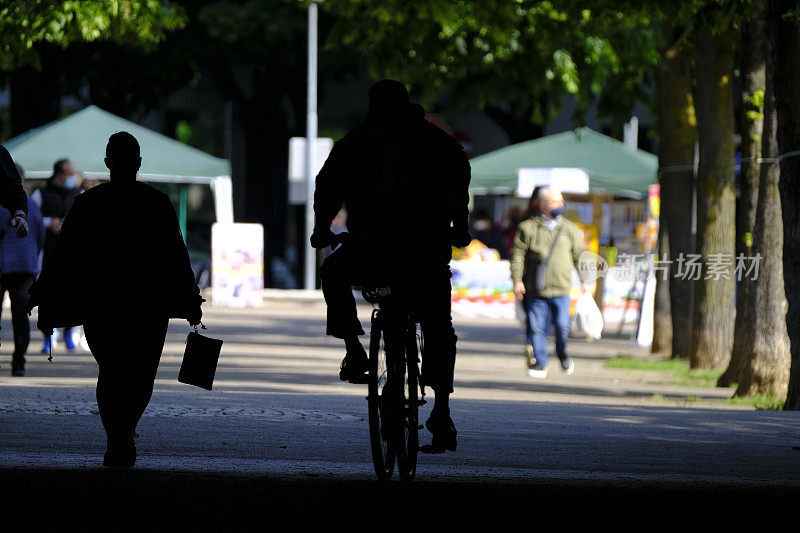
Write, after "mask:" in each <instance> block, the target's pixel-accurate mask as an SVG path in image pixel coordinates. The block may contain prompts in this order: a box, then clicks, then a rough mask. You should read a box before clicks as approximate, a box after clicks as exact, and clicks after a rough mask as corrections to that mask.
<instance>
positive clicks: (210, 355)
mask: <svg viewBox="0 0 800 533" xmlns="http://www.w3.org/2000/svg"><path fill="white" fill-rule="evenodd" d="M201 326H202V324H201ZM202 327H203V329H206V328H205V326H202ZM221 349H222V341H221V340H219V339H212V338H211V337H206V336H204V335H201V334H199V333H198V332H197V326H195V327H194V331H192V332H190V333H189V336H188V337H186V351H184V353H183V362H182V363H181V370H180V372H179V373H178V381H180V382H181V383H186V384H187V385H195V386H197V387H200V388H203V389H206V390H211V386H212V385H213V384H214V374H215V373H216V372H217V361H219V352H220V350H221Z"/></svg>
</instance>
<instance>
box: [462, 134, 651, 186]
mask: <svg viewBox="0 0 800 533" xmlns="http://www.w3.org/2000/svg"><path fill="white" fill-rule="evenodd" d="M470 165H471V167H472V181H471V183H470V189H471V191H472V193H473V194H513V193H515V192H516V190H517V185H518V181H517V179H518V172H519V169H522V168H580V169H583V170H585V171H586V173H587V174H588V175H589V187H590V189H591V190H592V191H597V192H606V193H611V194H614V195H622V196H634V197H638V198H640V197H642V196H644V195H646V194H647V186H648V185H650V184H652V183H655V182H656V173H657V170H658V158H657V157H656V156H654V155H652V154H649V153H647V152H645V151H643V150H632V149H631V148H630V147H628V146H626V145H625V144H623V143H621V142H619V141H617V140H616V139H612V138H611V137H606V136H605V135H602V134H600V133H597V132H596V131H593V130H591V129H589V128H578V129H576V130H573V131H567V132H564V133H558V134H555V135H550V136H548V137H543V138H541V139H534V140H532V141H526V142H522V143H519V144H513V145H511V146H506V147H505V148H500V149H499V150H495V151H493V152H490V153H488V154H484V155H481V156H478V157H475V158H473V159H472V160H470Z"/></svg>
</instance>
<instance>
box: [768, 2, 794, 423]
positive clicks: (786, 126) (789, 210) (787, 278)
mask: <svg viewBox="0 0 800 533" xmlns="http://www.w3.org/2000/svg"><path fill="white" fill-rule="evenodd" d="M794 8H795V2H793V1H787V0H773V1H771V2H770V26H771V28H770V41H771V42H770V44H771V46H772V61H773V64H774V65H775V69H774V73H773V88H774V89H775V109H776V110H777V120H778V128H777V141H778V153H780V154H786V153H788V152H791V151H795V150H800V56H798V50H800V24H798V22H797V20H795V19H790V20H785V19H784V18H783V15H784V14H785V13H787V11H789V10H792V9H794ZM779 188H780V195H781V212H782V215H783V217H782V218H783V272H784V288H785V293H786V299H787V302H788V311H787V313H786V328H787V331H788V334H789V339H790V342H791V370H790V377H789V389H788V394H787V397H786V404H785V406H784V408H785V409H792V410H800V157H798V156H792V157H786V158H783V159H781V160H780V183H779Z"/></svg>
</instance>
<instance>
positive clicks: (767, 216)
mask: <svg viewBox="0 0 800 533" xmlns="http://www.w3.org/2000/svg"><path fill="white" fill-rule="evenodd" d="M770 63H771V62H770ZM767 68H768V73H767V80H766V90H767V93H766V95H765V109H764V112H765V113H764V117H765V124H764V137H763V139H764V141H763V154H764V157H767V158H770V159H774V158H776V157H777V156H778V142H777V138H776V129H777V115H776V111H775V98H774V91H773V88H772V78H773V72H774V68H773V66H772V65H771V64H770V65H769V66H768V67H767ZM779 180H780V167H779V165H778V163H777V162H774V161H767V162H766V163H765V164H763V165H762V168H761V179H760V183H759V191H758V205H757V208H756V219H755V227H754V234H753V239H754V242H753V251H752V253H753V256H755V257H758V256H759V255H760V257H761V258H762V260H761V261H760V265H759V271H758V277H756V278H755V279H752V280H751V281H746V282H745V283H746V286H747V287H748V288H749V290H748V294H747V295H746V297H747V298H752V301H748V302H746V307H747V308H752V310H751V311H749V313H748V314H749V317H750V322H749V323H742V324H741V325H740V324H739V317H738V316H737V317H736V319H737V327H741V328H742V330H743V332H746V333H744V334H742V335H740V337H741V338H740V339H739V348H740V352H739V353H737V352H736V351H735V350H734V354H733V355H734V357H737V358H738V359H740V362H738V363H737V364H736V365H734V361H733V360H732V361H731V367H734V368H736V367H738V369H739V372H738V375H737V376H736V379H735V381H736V382H737V383H738V384H739V386H738V388H737V389H736V396H753V395H757V394H766V393H774V394H776V395H777V396H779V397H783V396H785V395H786V392H787V388H788V383H789V366H790V363H791V357H790V348H789V337H788V335H787V332H786V320H785V315H786V307H785V304H786V296H785V292H784V288H783V221H782V218H781V199H780V190H779Z"/></svg>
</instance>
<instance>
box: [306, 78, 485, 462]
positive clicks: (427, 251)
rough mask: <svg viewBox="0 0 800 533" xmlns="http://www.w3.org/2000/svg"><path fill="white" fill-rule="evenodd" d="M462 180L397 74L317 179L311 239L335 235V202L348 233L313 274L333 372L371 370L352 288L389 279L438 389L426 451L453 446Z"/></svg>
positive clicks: (373, 91)
mask: <svg viewBox="0 0 800 533" xmlns="http://www.w3.org/2000/svg"><path fill="white" fill-rule="evenodd" d="M469 180H470V168H469V162H468V161H467V157H466V154H465V153H464V150H463V148H462V147H461V145H460V144H459V143H458V142H457V141H456V140H455V139H453V138H452V137H450V136H449V135H447V134H446V133H445V132H444V131H442V130H441V129H439V128H437V127H436V126H434V125H433V124H431V123H430V122H428V121H426V120H425V112H424V110H423V109H422V107H421V106H419V105H417V104H413V103H410V102H409V97H408V92H407V91H406V89H405V87H404V86H403V85H402V84H401V83H400V82H397V81H394V80H383V81H379V82H378V83H376V84H375V85H373V86H372V87H371V88H370V90H369V107H368V111H367V115H366V119H365V121H364V123H363V124H362V125H361V126H359V127H357V128H355V129H354V130H352V131H350V132H349V133H348V134H347V135H346V136H345V137H344V138H343V139H342V140H340V141H338V142H337V143H336V144H335V145H334V147H333V150H332V151H331V153H330V156H329V157H328V160H327V161H326V162H325V165H324V166H323V168H322V170H321V171H320V173H319V175H318V176H317V180H316V192H315V194H314V213H315V224H314V231H313V234H312V237H311V244H312V246H314V247H315V248H322V247H325V246H328V245H329V244H331V243H332V242H333V234H332V232H331V230H330V226H331V221H332V220H333V218H334V217H335V216H336V215H337V213H338V212H339V211H340V209H341V208H342V207H344V208H345V209H346V211H347V228H348V231H349V233H350V236H351V238H350V239H349V240H347V241H346V242H344V244H342V245H341V246H339V247H338V248H337V249H336V250H335V251H334V252H333V253H332V254H331V255H330V256H328V257H327V258H326V259H325V261H324V263H323V265H322V268H321V271H320V277H321V281H322V290H323V293H324V296H325V302H326V304H327V307H328V313H327V318H328V324H327V334H328V335H332V336H334V337H338V338H341V339H343V340H344V342H345V347H346V355H345V358H344V361H342V366H341V371H340V373H339V377H340V379H341V380H343V381H350V382H354V383H358V382H363V381H364V377H365V373H366V372H367V370H368V358H367V355H366V352H365V351H364V348H363V346H362V345H361V342H360V341H359V338H358V336H359V335H363V334H364V330H363V329H362V328H361V323H360V322H359V319H358V315H357V311H356V303H355V298H354V297H353V292H352V286H353V285H359V284H366V283H370V282H374V281H375V280H386V279H389V280H391V282H392V285H393V288H396V287H398V286H401V287H402V291H403V292H404V298H406V299H407V301H408V302H411V303H412V308H413V310H414V312H415V313H416V314H417V316H418V318H419V321H420V325H421V327H422V331H423V335H424V336H425V345H424V351H423V354H422V377H421V379H422V381H423V383H424V384H425V385H427V386H429V387H430V388H432V389H433V391H434V393H435V403H434V407H433V410H432V412H431V416H430V418H429V419H428V422H427V424H426V426H427V427H428V429H429V430H430V431H431V433H432V434H433V442H432V444H431V446H430V447H429V448H428V451H437V452H442V451H444V450H445V449H447V450H455V448H456V429H455V425H454V424H453V421H452V419H451V418H450V407H449V397H450V394H451V393H452V392H453V370H454V367H455V357H456V339H457V337H456V335H455V330H454V329H453V322H452V317H451V315H450V298H451V286H450V277H451V273H450V267H449V262H450V258H451V253H452V252H451V246H458V247H463V246H466V245H467V244H469V242H470V236H469V232H468V226H467V224H468V222H467V218H468V213H469V211H468V207H467V204H468V201H469V196H468V191H467V189H468V186H469Z"/></svg>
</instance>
